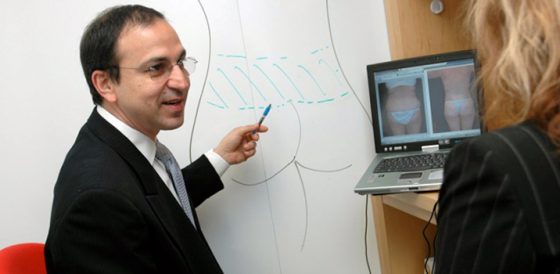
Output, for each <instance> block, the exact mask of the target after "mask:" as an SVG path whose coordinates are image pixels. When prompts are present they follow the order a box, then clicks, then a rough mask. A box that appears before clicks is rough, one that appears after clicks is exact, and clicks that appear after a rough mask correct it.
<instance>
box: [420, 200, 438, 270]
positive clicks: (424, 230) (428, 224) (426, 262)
mask: <svg viewBox="0 0 560 274" xmlns="http://www.w3.org/2000/svg"><path fill="white" fill-rule="evenodd" d="M437 205H438V201H436V202H435V203H434V207H433V208H432V213H431V214H430V218H429V219H428V221H427V222H426V225H425V226H424V229H422V236H423V237H424V241H426V245H427V247H428V255H427V256H426V259H424V271H425V272H424V273H426V274H428V273H430V272H428V258H430V256H431V255H432V245H431V244H430V240H428V236H426V230H427V229H428V227H429V226H430V222H431V221H432V219H433V217H434V215H435V216H436V219H437V213H436V209H437ZM434 241H435V236H434ZM435 248H436V247H435V244H434V254H435ZM432 269H433V266H432Z"/></svg>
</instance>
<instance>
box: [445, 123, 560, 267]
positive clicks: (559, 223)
mask: <svg viewBox="0 0 560 274" xmlns="http://www.w3.org/2000/svg"><path fill="white" fill-rule="evenodd" d="M437 221H438V231H437V236H436V249H435V253H436V262H435V267H436V271H435V273H437V274H444V273H560V157H559V150H558V147H556V146H555V145H553V144H552V143H551V142H550V140H549V138H548V137H547V135H546V134H545V133H544V132H542V131H541V130H540V129H539V128H537V126H536V125H535V124H534V123H531V122H525V123H522V124H520V125H516V126H513V127H509V128H505V129H501V130H499V131H495V132H492V133H488V134H484V135H482V136H481V137H479V138H476V139H472V140H470V141H468V142H465V143H463V144H461V145H459V146H458V147H456V148H455V149H454V150H453V151H452V152H451V154H450V155H449V158H448V162H447V163H446V166H445V171H444V182H443V185H442V188H441V191H440V197H439V212H438V216H437Z"/></svg>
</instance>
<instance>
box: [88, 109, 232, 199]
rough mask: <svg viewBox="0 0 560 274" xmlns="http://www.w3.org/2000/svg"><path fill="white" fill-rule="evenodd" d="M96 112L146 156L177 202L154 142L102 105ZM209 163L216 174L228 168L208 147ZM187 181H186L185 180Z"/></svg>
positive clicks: (173, 188)
mask: <svg viewBox="0 0 560 274" xmlns="http://www.w3.org/2000/svg"><path fill="white" fill-rule="evenodd" d="M96 109H97V113H99V115H101V117H103V119H105V120H107V122H109V124H111V125H113V126H114V127H115V128H116V129H117V130H118V131H120V132H121V133H122V134H123V135H124V136H125V137H126V138H128V140H130V142H132V144H134V146H135V147H136V148H137V149H138V150H139V151H140V153H142V155H144V157H146V159H147V160H148V162H149V163H151V164H152V166H153V167H154V169H155V170H156V172H157V174H158V175H159V177H161V179H162V180H163V182H164V183H165V185H166V186H167V188H168V189H169V191H171V194H173V196H174V197H175V199H176V200H177V202H179V198H178V197H177V193H176V192H175V187H173V181H172V179H171V177H169V174H168V173H167V171H166V170H165V166H164V165H163V163H162V162H161V161H160V160H158V159H156V142H155V141H153V140H152V139H150V138H149V137H148V136H146V135H144V134H143V133H142V132H140V131H138V130H136V129H134V128H132V127H130V126H129V125H127V124H125V123H124V122H123V121H121V120H119V119H118V118H117V117H115V116H114V115H113V114H111V113H110V112H108V111H107V110H106V109H104V108H103V107H102V106H97V108H96ZM204 155H205V156H206V158H208V161H210V164H211V165H212V166H213V167H214V169H215V170H216V172H217V173H218V175H220V176H222V175H223V174H224V172H226V170H227V169H228V168H229V166H230V165H229V163H228V162H226V161H225V160H224V159H223V158H222V157H221V156H220V155H218V154H217V153H216V152H214V150H212V149H210V151H208V152H206V153H205V154H204ZM185 182H186V180H185ZM186 183H188V182H186Z"/></svg>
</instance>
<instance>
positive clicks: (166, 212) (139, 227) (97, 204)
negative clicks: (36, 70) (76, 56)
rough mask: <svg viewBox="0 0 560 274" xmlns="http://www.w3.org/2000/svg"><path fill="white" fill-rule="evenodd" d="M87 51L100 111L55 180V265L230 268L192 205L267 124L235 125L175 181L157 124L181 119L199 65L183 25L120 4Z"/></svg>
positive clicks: (99, 24)
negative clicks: (180, 31) (184, 40)
mask: <svg viewBox="0 0 560 274" xmlns="http://www.w3.org/2000/svg"><path fill="white" fill-rule="evenodd" d="M80 55H81V61H82V66H83V70H84V74H85V76H86V79H87V82H88V85H89V88H90V93H91V95H92V98H93V101H94V103H95V104H96V108H95V109H94V110H93V112H92V114H91V116H90V117H89V119H88V121H87V122H86V124H85V125H84V126H83V127H82V129H81V130H80V132H79V134H78V137H77V139H76V141H75V143H74V145H73V147H72V148H71V150H70V151H69V152H68V155H67V156H66V159H65V161H64V164H63V166H62V168H61V170H60V174H59V177H58V180H57V183H56V186H55V190H54V202H53V208H52V216H51V226H50V230H49V234H48V238H47V241H46V246H45V257H46V263H47V269H48V272H49V273H80V274H83V273H109V274H110V273H119V274H125V273H134V274H138V273H222V270H221V269H220V266H219V265H218V263H217V261H216V259H215V257H214V256H213V254H212V252H211V250H210V248H209V246H208V244H207V242H206V240H205V239H204V236H203V234H202V231H201V228H200V226H199V223H198V219H197V215H196V212H195V211H194V210H191V208H195V207H196V206H198V205H199V204H201V203H202V202H203V201H204V200H205V199H207V198H208V197H210V196H211V195H213V194H214V193H216V192H218V191H219V190H221V189H222V188H223V184H222V182H221V180H220V175H221V174H222V173H223V172H224V171H225V170H226V169H227V168H228V167H229V165H231V164H237V163H241V162H243V161H245V160H246V159H247V158H249V157H251V156H253V155H254V154H255V152H256V141H257V140H258V137H259V136H258V133H253V132H265V131H266V130H267V128H266V127H265V126H258V125H249V126H243V127H239V128H236V129H234V130H232V131H231V132H230V133H229V134H227V135H226V136H225V137H224V138H223V139H222V141H221V142H220V144H218V146H217V147H216V148H214V149H213V150H210V151H209V152H208V153H206V154H205V155H204V156H201V157H200V158H199V159H198V160H196V161H194V162H193V163H191V164H190V165H189V166H187V167H186V168H184V169H182V170H181V173H182V179H179V180H177V179H176V176H175V175H176V174H180V173H179V172H177V173H175V174H174V173H173V171H172V169H170V168H169V167H168V166H167V165H166V164H165V163H164V162H163V160H162V159H160V158H159V156H156V155H159V153H160V151H161V147H162V145H161V144H160V143H159V142H158V140H157V134H158V133H159V131H160V130H171V129H175V128H177V127H179V126H181V125H182V124H183V119H184V118H183V117H184V107H185V102H186V96H187V92H188V89H189V87H190V81H189V75H190V73H192V72H193V69H194V65H195V64H196V60H194V59H193V58H190V57H186V51H185V49H184V48H183V46H182V44H181V42H180V40H179V37H178V36H177V33H176V32H175V30H174V29H173V28H172V27H171V26H170V25H169V23H168V22H167V21H166V19H165V18H164V16H163V15H162V14H161V13H159V12H157V11H155V10H153V9H150V8H147V7H143V6H137V5H134V6H119V7H114V8H111V9H108V10H106V11H104V12H103V13H101V14H100V15H99V16H98V17H97V18H96V19H95V20H94V21H92V23H91V24H90V25H89V26H88V28H87V29H86V31H85V32H84V35H83V37H82V41H81V45H80ZM179 176H180V175H179ZM183 179H184V182H185V183H184V185H186V189H187V192H186V193H188V195H182V194H181V191H180V188H181V186H180V184H178V183H177V182H178V181H181V182H182V180H183ZM184 185H183V188H184ZM185 198H186V199H187V202H186V203H185V202H184V201H185V200H183V199H185ZM189 216H190V217H189Z"/></svg>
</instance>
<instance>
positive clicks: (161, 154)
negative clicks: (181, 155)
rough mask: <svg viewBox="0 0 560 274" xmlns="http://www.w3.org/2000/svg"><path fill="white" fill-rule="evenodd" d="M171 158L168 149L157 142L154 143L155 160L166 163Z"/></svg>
mask: <svg viewBox="0 0 560 274" xmlns="http://www.w3.org/2000/svg"><path fill="white" fill-rule="evenodd" d="M172 157H173V154H171V151H169V149H168V148H167V147H166V146H165V145H163V144H162V143H160V142H159V141H158V142H157V143H156V158H157V159H159V160H160V161H163V162H166V161H168V160H169V159H171V158H172Z"/></svg>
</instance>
